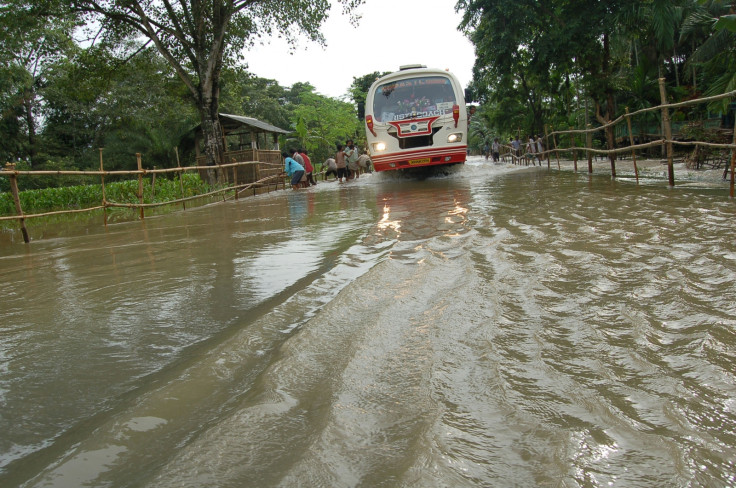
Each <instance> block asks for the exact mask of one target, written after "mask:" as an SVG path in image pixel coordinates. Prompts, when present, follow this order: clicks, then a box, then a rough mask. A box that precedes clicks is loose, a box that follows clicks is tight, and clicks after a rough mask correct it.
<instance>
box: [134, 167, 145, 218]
mask: <svg viewBox="0 0 736 488" xmlns="http://www.w3.org/2000/svg"><path fill="white" fill-rule="evenodd" d="M135 158H136V161H137V163H138V171H139V173H138V202H139V203H140V204H141V207H140V210H141V212H140V214H141V220H143V219H144V218H145V216H144V212H143V206H142V205H143V162H142V161H141V153H135Z"/></svg>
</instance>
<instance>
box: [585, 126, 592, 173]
mask: <svg viewBox="0 0 736 488" xmlns="http://www.w3.org/2000/svg"><path fill="white" fill-rule="evenodd" d="M585 127H586V130H587V132H586V133H585V147H586V148H587V149H589V150H588V151H587V152H588V173H592V172H593V153H592V152H590V149H592V146H593V136H591V135H590V124H585Z"/></svg>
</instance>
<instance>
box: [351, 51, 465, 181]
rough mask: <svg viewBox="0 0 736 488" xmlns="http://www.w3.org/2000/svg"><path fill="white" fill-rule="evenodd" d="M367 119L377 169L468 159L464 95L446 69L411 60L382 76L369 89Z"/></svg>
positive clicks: (370, 144)
mask: <svg viewBox="0 0 736 488" xmlns="http://www.w3.org/2000/svg"><path fill="white" fill-rule="evenodd" d="M365 124H366V131H365V132H366V139H367V142H368V152H369V154H370V157H371V161H372V162H373V167H374V169H375V170H376V171H386V170H396V169H406V168H415V167H420V166H434V165H440V164H455V163H464V162H465V159H466V154H467V149H468V146H467V140H468V116H467V113H466V110H465V98H464V96H463V89H462V87H461V86H460V82H459V81H458V80H457V78H456V77H455V76H454V75H453V74H452V73H449V72H447V71H443V70H439V69H432V68H427V67H425V66H421V65H410V66H402V67H401V69H400V70H399V71H397V72H395V73H391V74H389V75H386V76H384V77H382V78H379V79H378V80H376V81H375V82H374V83H373V85H371V87H370V89H369V90H368V95H367V97H366V103H365Z"/></svg>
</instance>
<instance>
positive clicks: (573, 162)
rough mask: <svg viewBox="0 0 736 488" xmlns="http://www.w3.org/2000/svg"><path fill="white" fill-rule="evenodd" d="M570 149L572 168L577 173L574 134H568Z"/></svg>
mask: <svg viewBox="0 0 736 488" xmlns="http://www.w3.org/2000/svg"><path fill="white" fill-rule="evenodd" d="M570 147H572V167H573V169H574V171H575V172H576V173H577V172H578V151H577V149H575V134H570Z"/></svg>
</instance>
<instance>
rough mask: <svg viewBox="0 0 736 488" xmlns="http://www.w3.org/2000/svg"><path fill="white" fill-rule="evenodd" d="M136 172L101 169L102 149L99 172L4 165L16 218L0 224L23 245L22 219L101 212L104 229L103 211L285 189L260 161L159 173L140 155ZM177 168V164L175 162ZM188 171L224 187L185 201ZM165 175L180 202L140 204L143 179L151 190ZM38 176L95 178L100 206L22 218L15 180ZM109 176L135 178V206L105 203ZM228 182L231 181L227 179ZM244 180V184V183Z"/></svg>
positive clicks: (278, 171)
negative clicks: (175, 178) (9, 226)
mask: <svg viewBox="0 0 736 488" xmlns="http://www.w3.org/2000/svg"><path fill="white" fill-rule="evenodd" d="M136 159H137V164H138V169H137V170H127V171H122V170H120V171H106V170H105V169H104V166H103V161H102V149H100V169H99V170H86V171H68V170H58V171H56V170H52V171H49V170H38V171H33V170H30V171H29V170H17V169H15V164H12V163H7V164H6V165H5V168H0V176H6V177H8V178H9V180H10V190H11V193H12V196H13V201H14V204H15V209H16V215H8V216H0V221H6V220H17V221H18V222H19V224H20V230H21V232H22V234H23V240H24V242H26V243H28V242H30V238H29V236H28V230H27V228H26V225H25V221H26V219H32V218H38V217H48V216H53V215H64V214H77V213H84V212H92V211H95V210H103V216H104V225H105V226H107V209H108V208H131V209H138V210H139V211H140V218H141V219H144V218H145V213H144V209H147V208H154V207H161V206H165V205H175V204H180V203H181V204H182V206H183V208H184V209H185V210H186V202H188V201H191V200H197V199H202V198H208V197H213V196H215V195H223V201H225V200H228V198H234V199H236V200H237V199H238V198H239V197H240V195H241V194H242V193H243V192H245V191H247V190H252V191H253V194H254V195H255V194H256V193H257V192H258V191H263V189H266V191H270V189H271V187H272V186H274V187H275V188H274V189H275V190H278V188H279V183H281V185H282V187H283V188H284V189H285V188H286V186H285V182H284V178H283V176H282V172H283V167H282V166H281V164H280V163H272V162H262V161H241V162H232V163H227V164H221V165H217V166H184V167H183V166H181V165H178V166H177V167H176V168H162V169H157V168H153V169H146V168H143V167H142V163H141V155H140V153H138V154H136ZM177 160H178V153H177ZM177 164H178V162H177ZM238 168H245V169H246V171H241V172H240V175H239V174H238ZM188 171H197V172H199V174H200V175H205V174H211V173H212V176H213V180H216V181H224V182H225V186H224V187H222V188H218V189H216V190H213V191H210V192H206V193H201V194H198V195H194V196H189V197H185V196H184V185H183V182H182V180H181V176H182V174H183V173H185V172H188ZM167 173H178V175H179V187H180V190H181V195H182V197H181V198H178V199H174V200H167V201H164V202H154V203H144V202H143V197H144V195H143V178H144V177H145V176H151V177H152V186H153V187H155V178H156V175H161V174H167ZM41 175H58V176H62V175H70V176H99V177H100V181H101V186H102V202H101V203H100V205H95V206H92V207H86V208H81V209H67V210H57V211H52V212H43V213H36V214H26V213H24V212H23V208H22V205H21V201H20V192H19V190H18V177H19V176H23V177H30V176H41ZM113 175H127V176H137V177H138V191H137V193H136V197H137V198H138V202H137V203H130V202H114V201H109V200H108V199H107V197H106V194H105V176H113ZM231 178H232V179H231ZM246 180H247V181H246ZM230 192H232V195H231V196H230V197H228V196H227V194H228V193H230Z"/></svg>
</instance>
